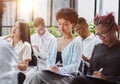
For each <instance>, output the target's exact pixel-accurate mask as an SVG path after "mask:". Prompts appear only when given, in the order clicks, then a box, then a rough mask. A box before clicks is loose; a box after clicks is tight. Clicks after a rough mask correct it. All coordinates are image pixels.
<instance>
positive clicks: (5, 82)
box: [0, 39, 18, 84]
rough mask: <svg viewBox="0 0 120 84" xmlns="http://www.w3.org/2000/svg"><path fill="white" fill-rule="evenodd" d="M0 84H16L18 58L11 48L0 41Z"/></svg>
mask: <svg viewBox="0 0 120 84" xmlns="http://www.w3.org/2000/svg"><path fill="white" fill-rule="evenodd" d="M0 84H18V58H17V55H16V53H15V51H14V49H13V47H12V46H10V45H9V44H8V43H7V42H6V41H4V40H2V39H0Z"/></svg>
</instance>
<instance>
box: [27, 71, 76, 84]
mask: <svg viewBox="0 0 120 84" xmlns="http://www.w3.org/2000/svg"><path fill="white" fill-rule="evenodd" d="M73 77H74V76H63V75H59V74H57V73H54V72H51V71H48V70H43V71H41V72H38V73H36V75H34V76H33V78H32V80H31V81H30V83H29V84H69V83H70V81H71V80H72V78H73Z"/></svg>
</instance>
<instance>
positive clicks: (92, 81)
mask: <svg viewBox="0 0 120 84" xmlns="http://www.w3.org/2000/svg"><path fill="white" fill-rule="evenodd" d="M78 82H80V83H81V84H118V83H116V82H113V81H109V80H103V79H98V78H93V77H89V76H81V77H76V78H74V79H73V80H72V81H71V83H70V84H78Z"/></svg>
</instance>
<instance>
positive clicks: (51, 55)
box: [46, 40, 57, 69]
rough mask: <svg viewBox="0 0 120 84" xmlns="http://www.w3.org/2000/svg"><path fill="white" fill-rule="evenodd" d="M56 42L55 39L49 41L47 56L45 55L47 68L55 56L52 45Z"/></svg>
mask: <svg viewBox="0 0 120 84" xmlns="http://www.w3.org/2000/svg"><path fill="white" fill-rule="evenodd" d="M56 42H57V41H56V40H52V41H51V43H50V47H49V50H48V56H47V60H46V66H47V69H49V67H50V66H53V65H52V61H53V60H56V58H55V57H54V54H55V51H56V50H55V48H54V47H55V44H56Z"/></svg>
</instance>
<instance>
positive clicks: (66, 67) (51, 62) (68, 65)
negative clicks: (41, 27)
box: [47, 38, 81, 75]
mask: <svg viewBox="0 0 120 84" xmlns="http://www.w3.org/2000/svg"><path fill="white" fill-rule="evenodd" d="M58 40H59V38H58V39H55V40H54V41H53V43H52V44H54V45H52V46H51V49H50V53H49V56H48V58H47V69H50V68H51V66H55V64H56V58H57V54H58V50H57V48H58V46H57V42H58ZM80 51H81V47H80V44H79V42H78V41H76V40H75V39H73V40H72V41H71V42H70V43H69V44H68V45H67V46H66V47H65V48H64V49H63V50H62V51H61V56H62V67H59V72H57V73H59V74H63V75H64V74H70V73H75V72H78V67H79V62H80V56H81V52H80ZM58 65H59V64H58Z"/></svg>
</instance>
